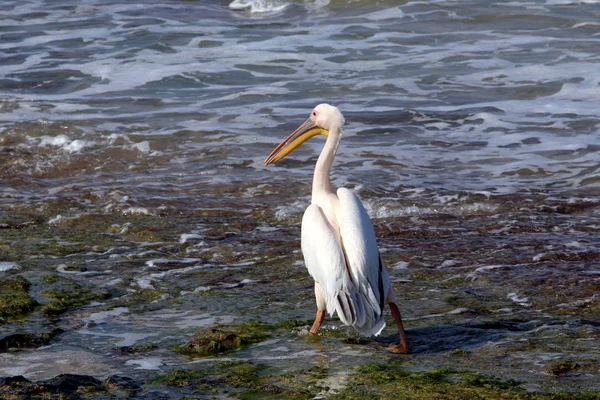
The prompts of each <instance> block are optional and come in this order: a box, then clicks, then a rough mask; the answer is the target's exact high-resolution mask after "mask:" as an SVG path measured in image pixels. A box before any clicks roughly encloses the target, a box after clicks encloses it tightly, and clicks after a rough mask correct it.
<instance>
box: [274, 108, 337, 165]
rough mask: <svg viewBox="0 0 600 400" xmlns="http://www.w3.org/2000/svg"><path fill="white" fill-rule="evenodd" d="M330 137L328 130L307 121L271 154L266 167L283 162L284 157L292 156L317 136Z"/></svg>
mask: <svg viewBox="0 0 600 400" xmlns="http://www.w3.org/2000/svg"><path fill="white" fill-rule="evenodd" d="M319 134H321V135H324V136H327V135H329V131H328V130H327V129H323V128H321V127H319V126H317V125H316V124H315V123H314V122H313V121H311V120H310V118H309V119H307V120H306V121H305V122H304V123H303V124H302V125H300V126H299V127H298V129H296V130H295V131H294V132H292V134H291V135H290V136H288V137H287V138H285V139H284V140H283V142H281V143H280V144H279V145H278V146H277V147H275V149H274V150H273V151H272V152H271V154H269V156H268V157H267V159H266V160H265V162H264V164H265V166H267V165H269V164H272V163H274V162H277V161H279V160H281V159H282V158H283V157H285V156H287V155H288V154H290V153H291V152H292V151H294V150H296V149H297V148H298V147H300V146H301V145H302V143H304V142H306V141H307V140H308V139H310V138H311V137H313V136H315V135H319Z"/></svg>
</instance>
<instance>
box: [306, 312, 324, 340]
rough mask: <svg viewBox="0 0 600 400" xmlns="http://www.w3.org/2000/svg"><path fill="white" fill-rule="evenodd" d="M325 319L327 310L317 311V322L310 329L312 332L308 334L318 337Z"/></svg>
mask: <svg viewBox="0 0 600 400" xmlns="http://www.w3.org/2000/svg"><path fill="white" fill-rule="evenodd" d="M324 319H325V310H317V315H316V316H315V322H314V323H313V325H312V328H310V331H308V333H310V334H311V335H316V334H317V333H318V332H319V328H321V325H322V324H323V320H324Z"/></svg>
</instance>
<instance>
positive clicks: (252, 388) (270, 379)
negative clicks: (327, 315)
mask: <svg viewBox="0 0 600 400" xmlns="http://www.w3.org/2000/svg"><path fill="white" fill-rule="evenodd" d="M327 372H328V370H327V369H325V368H322V367H318V366H314V367H310V368H299V369H296V370H292V371H287V372H284V373H275V372H274V369H273V368H272V367H269V366H267V365H264V364H256V363H253V362H250V361H241V360H233V361H221V362H217V363H215V364H213V365H211V366H210V367H205V368H197V369H177V370H172V371H170V372H168V373H166V374H164V375H162V376H159V377H157V378H156V379H155V380H154V381H153V382H152V383H153V384H162V385H170V386H178V387H188V388H189V387H191V388H194V390H195V393H197V394H199V395H202V396H223V395H225V396H227V397H235V398H240V399H311V398H314V397H315V396H316V395H317V394H319V393H321V392H323V390H324V389H325V388H324V387H322V386H321V385H320V384H319V380H320V379H322V378H323V377H324V376H326V375H327Z"/></svg>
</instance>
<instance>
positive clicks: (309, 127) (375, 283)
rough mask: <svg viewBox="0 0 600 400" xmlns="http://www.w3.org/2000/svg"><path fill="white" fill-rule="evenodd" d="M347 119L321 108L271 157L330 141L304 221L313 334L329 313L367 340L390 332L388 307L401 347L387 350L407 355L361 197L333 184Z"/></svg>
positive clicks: (271, 159) (324, 106)
mask: <svg viewBox="0 0 600 400" xmlns="http://www.w3.org/2000/svg"><path fill="white" fill-rule="evenodd" d="M342 125H344V117H343V116H342V113H341V112H340V110H339V109H338V108H337V107H334V106H331V105H329V104H319V105H318V106H316V107H315V108H314V109H313V111H312V112H311V114H310V117H309V118H308V119H307V120H306V122H304V123H303V124H302V125H300V126H299V127H298V129H296V130H295V131H294V132H292V134H290V135H289V136H288V137H287V138H286V139H285V140H283V142H281V143H280V144H279V145H278V146H277V147H276V148H275V149H274V150H273V151H272V152H271V154H269V156H268V157H267V159H266V160H265V162H264V165H265V166H267V165H269V164H271V163H275V162H277V161H279V160H281V159H282V158H284V157H285V156H287V155H288V154H290V153H291V152H293V151H294V150H295V149H297V148H298V147H300V145H302V144H303V143H304V142H306V141H307V140H308V139H310V138H311V137H313V136H316V135H324V136H325V137H326V138H327V139H326V141H325V145H324V147H323V150H322V151H321V154H320V155H319V158H318V159H317V164H316V166H315V172H314V177H313V184H312V200H311V204H310V205H309V206H308V208H307V209H306V211H305V212H304V216H303V217H302V240H301V244H302V254H303V256H304V263H305V265H306V268H307V269H308V272H309V274H310V275H311V276H312V277H313V279H314V281H315V297H316V303H317V314H316V317H315V322H314V323H313V325H312V327H311V329H310V331H309V333H310V334H312V335H316V334H317V333H318V332H319V329H320V328H321V325H322V324H323V320H324V319H325V313H326V312H327V313H329V315H330V316H333V313H334V312H335V313H337V315H338V317H339V319H340V320H341V321H342V322H343V323H344V324H345V325H349V326H352V327H354V328H355V329H356V330H357V331H358V332H359V333H361V334H363V335H365V336H371V335H375V336H377V335H379V334H380V333H381V331H382V330H383V328H384V327H385V320H384V316H383V311H384V306H385V304H386V303H387V304H388V306H389V308H390V312H391V314H392V317H393V318H394V320H395V322H396V326H397V328H398V334H399V336H400V342H399V343H398V344H394V345H391V346H389V347H388V348H387V349H388V350H389V351H392V352H395V353H407V352H408V340H407V339H406V334H405V333H404V327H403V324H402V317H401V315H400V310H398V306H397V305H396V300H395V298H394V293H393V289H392V284H391V282H390V278H389V276H388V273H387V270H386V268H385V266H384V265H383V261H382V260H381V256H380V254H379V250H378V249H377V242H376V239H375V231H374V230H373V225H372V224H371V220H370V219H369V216H368V214H367V212H366V210H365V208H364V206H363V205H362V203H361V201H360V200H359V199H358V197H357V196H356V194H354V192H352V191H351V190H349V189H346V188H339V189H338V190H337V192H335V191H334V190H333V188H332V186H331V182H330V178H329V175H330V170H331V164H332V163H333V158H334V157H335V153H336V151H337V148H338V145H339V144H340V139H341V138H342Z"/></svg>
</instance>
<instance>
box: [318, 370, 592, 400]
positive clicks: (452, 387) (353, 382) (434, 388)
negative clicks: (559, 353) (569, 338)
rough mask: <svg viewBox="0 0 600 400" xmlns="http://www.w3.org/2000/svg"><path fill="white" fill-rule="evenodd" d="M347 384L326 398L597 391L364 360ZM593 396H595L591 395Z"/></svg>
mask: <svg viewBox="0 0 600 400" xmlns="http://www.w3.org/2000/svg"><path fill="white" fill-rule="evenodd" d="M355 371H356V372H355V374H353V375H351V376H350V377H349V379H348V381H347V385H346V387H345V388H343V389H342V390H341V391H340V392H339V393H337V394H335V395H332V396H330V397H328V398H330V399H357V400H358V399H399V398H402V399H414V400H421V399H422V400H428V399H448V400H453V399H456V400H459V399H492V400H494V399H522V400H558V399H565V400H566V399H581V400H584V399H585V400H587V399H590V400H591V399H593V398H597V396H600V391H595V390H584V391H580V392H565V391H560V392H547V393H543V392H540V393H532V392H528V391H527V390H526V389H524V388H523V387H521V386H520V384H521V382H518V381H515V380H511V379H498V378H496V377H491V376H485V375H481V374H478V373H474V372H470V371H461V370H455V369H453V368H448V367H438V368H433V369H431V370H428V371H420V372H412V371H408V370H407V369H405V368H403V367H401V366H398V365H394V364H393V363H390V365H382V364H365V365H361V366H359V367H357V368H355ZM594 396H596V397H594Z"/></svg>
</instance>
